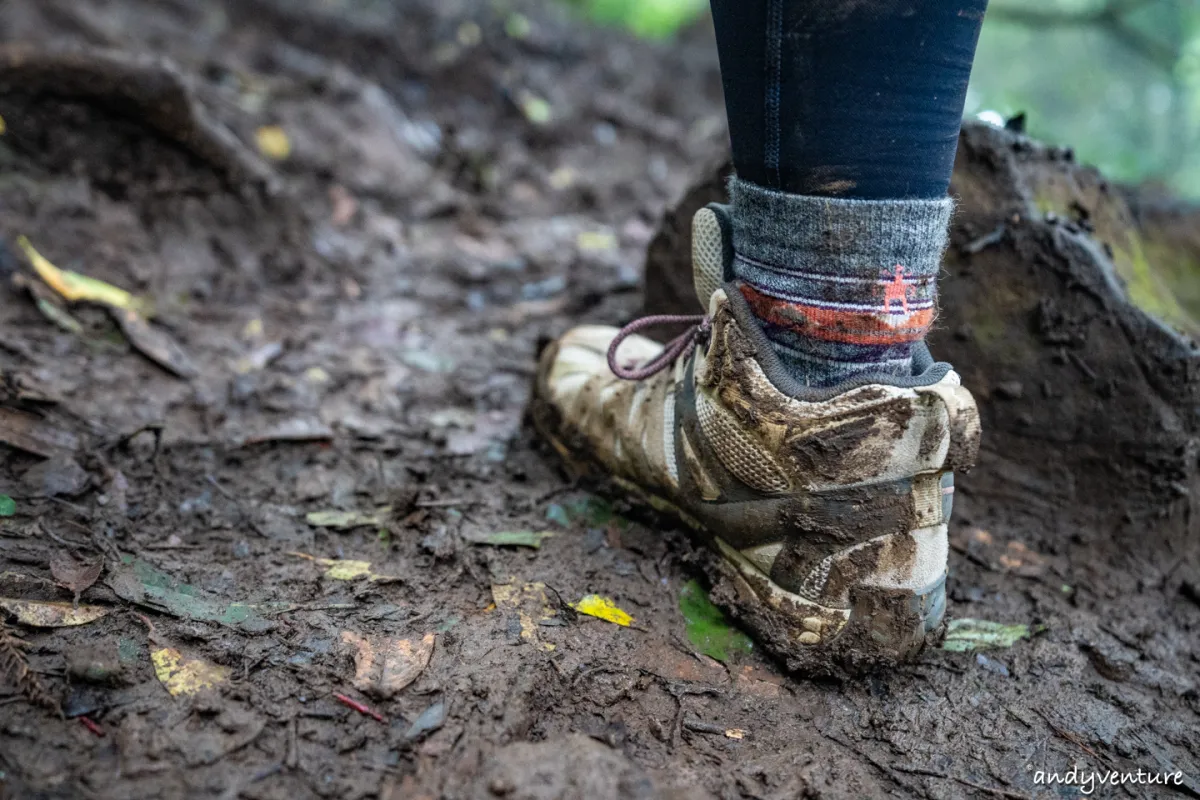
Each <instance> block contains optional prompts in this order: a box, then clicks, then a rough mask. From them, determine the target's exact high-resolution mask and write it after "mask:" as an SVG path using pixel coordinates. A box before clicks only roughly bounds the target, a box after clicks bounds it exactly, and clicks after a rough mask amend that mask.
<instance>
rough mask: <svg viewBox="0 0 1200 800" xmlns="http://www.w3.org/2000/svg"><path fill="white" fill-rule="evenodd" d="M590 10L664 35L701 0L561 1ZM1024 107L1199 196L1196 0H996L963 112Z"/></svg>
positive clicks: (1060, 137) (1147, 175)
mask: <svg viewBox="0 0 1200 800" xmlns="http://www.w3.org/2000/svg"><path fill="white" fill-rule="evenodd" d="M567 2H569V3H571V4H573V5H576V6H579V7H582V9H583V10H584V11H585V12H586V13H587V14H588V15H589V16H590V17H591V18H593V19H595V20H597V21H600V22H604V23H611V24H623V25H625V26H627V27H629V28H630V29H631V30H633V31H634V32H636V33H637V34H638V35H641V36H648V37H654V38H663V37H669V36H670V35H671V34H672V33H673V32H674V31H676V30H677V29H678V28H679V27H681V26H683V25H685V24H687V23H689V22H691V21H693V20H695V19H697V18H698V17H699V16H700V15H702V14H703V13H705V11H706V9H707V0H567ZM1022 111H1024V112H1025V113H1026V115H1027V130H1028V132H1029V133H1030V135H1032V136H1035V137H1037V138H1039V139H1043V140H1046V141H1049V142H1053V143H1057V144H1062V145H1070V146H1071V147H1074V148H1075V151H1076V153H1077V154H1078V156H1079V158H1080V159H1081V160H1082V161H1085V162H1087V163H1091V164H1095V165H1096V166H1098V167H1100V168H1101V169H1103V170H1104V171H1105V173H1106V174H1108V175H1109V176H1111V177H1113V178H1116V179H1119V180H1124V181H1151V182H1154V183H1157V184H1160V185H1162V186H1164V187H1167V188H1170V189H1171V190H1173V191H1175V192H1177V193H1179V194H1181V195H1184V196H1188V197H1193V198H1200V0H992V2H991V6H990V8H989V10H988V15H987V18H986V20H985V21H984V25H983V33H982V34H981V36H980V41H979V50H978V54H977V56H976V59H975V69H974V72H973V74H972V79H971V86H970V89H969V91H968V95H967V107H966V110H965V113H966V114H967V116H976V115H979V114H983V115H984V116H985V117H986V118H991V119H999V118H1007V117H1010V116H1012V115H1014V114H1016V113H1018V112H1022Z"/></svg>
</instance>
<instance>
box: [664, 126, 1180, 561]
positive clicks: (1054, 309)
mask: <svg viewBox="0 0 1200 800" xmlns="http://www.w3.org/2000/svg"><path fill="white" fill-rule="evenodd" d="M729 170H730V166H729V164H728V162H724V161H721V160H717V161H716V162H715V163H714V166H713V167H711V169H710V171H709V177H707V178H706V179H705V180H703V181H702V182H700V183H698V184H697V185H696V186H694V187H693V188H692V189H691V190H690V191H688V192H687V193H686V194H685V196H684V198H683V199H682V200H681V201H680V202H679V204H678V205H676V206H675V207H674V208H673V209H672V210H671V211H670V212H669V213H668V214H667V215H666V216H665V218H664V221H663V224H662V226H661V228H660V230H659V232H658V234H657V235H656V237H655V239H654V241H653V242H652V243H651V245H650V249H649V254H648V257H647V261H646V310H647V311H648V312H650V313H695V312H696V311H697V310H698V305H697V302H696V300H695V294H694V292H693V290H692V287H691V277H690V271H689V270H690V267H689V265H688V264H687V261H686V258H687V252H688V249H687V247H686V246H685V243H686V242H687V241H688V237H689V236H690V219H691V215H692V214H693V213H694V212H695V210H696V209H697V208H700V207H701V206H703V205H704V204H705V203H708V202H723V201H724V199H725V191H724V176H725V175H727V174H728V172H729ZM951 193H952V194H954V195H956V196H957V197H958V201H959V203H958V208H957V210H956V213H955V216H954V223H953V229H952V232H951V243H950V247H949V248H948V250H947V252H946V256H945V259H944V262H943V263H944V274H943V276H942V279H941V283H940V292H941V301H940V305H941V311H940V314H939V316H938V320H937V323H936V326H935V329H934V331H933V333H932V335H931V337H930V345H931V347H932V349H933V352H934V355H935V357H937V358H939V359H942V360H946V361H950V362H951V363H953V364H954V365H955V367H956V368H957V369H958V371H959V372H960V373H961V374H962V376H963V381H964V383H965V384H966V385H967V386H968V387H969V388H970V389H971V390H972V391H973V392H974V393H975V395H976V398H977V399H978V401H979V404H980V410H981V414H982V417H983V423H984V444H983V451H982V453H981V455H980V461H979V466H978V468H977V469H976V470H975V471H973V472H972V473H971V474H969V475H965V476H963V477H962V479H961V481H960V483H959V485H960V487H961V492H962V494H964V495H966V496H967V497H968V498H971V499H972V500H974V501H976V502H981V503H985V504H987V505H988V506H991V507H993V508H996V509H1003V513H1004V514H1005V515H1006V516H1008V517H1009V518H1010V519H1011V521H1012V522H1013V523H1015V524H1017V525H1019V526H1020V527H1022V528H1025V529H1027V530H1029V531H1030V532H1031V533H1032V534H1033V535H1034V536H1035V537H1037V538H1039V539H1045V540H1053V539H1054V538H1055V537H1056V535H1057V534H1058V533H1059V532H1061V531H1063V530H1065V528H1064V526H1063V524H1064V523H1067V522H1068V521H1069V522H1070V523H1071V524H1070V525H1069V528H1070V530H1071V533H1072V535H1075V536H1079V535H1082V536H1084V537H1085V538H1086V539H1087V540H1089V541H1091V542H1094V543H1096V544H1107V543H1116V544H1117V546H1118V547H1122V548H1125V547H1129V546H1132V545H1133V544H1134V543H1140V544H1143V545H1144V544H1146V543H1153V545H1154V546H1156V547H1157V546H1162V547H1166V548H1168V550H1174V549H1175V548H1186V546H1187V545H1188V542H1189V541H1191V540H1190V539H1189V537H1193V538H1194V536H1195V535H1196V533H1197V531H1198V528H1197V526H1198V525H1200V518H1198V517H1197V514H1196V511H1197V508H1196V503H1197V498H1198V496H1200V495H1198V493H1200V472H1198V468H1200V446H1198V441H1200V440H1198V439H1197V436H1198V435H1200V351H1198V350H1197V347H1196V344H1195V342H1194V341H1193V339H1192V338H1191V337H1192V336H1194V335H1196V334H1198V333H1200V304H1198V303H1197V302H1196V296H1195V286H1196V285H1197V284H1198V283H1200V237H1198V236H1197V235H1196V233H1195V231H1196V230H1197V229H1200V210H1195V209H1188V208H1186V207H1183V206H1179V205H1171V204H1169V203H1164V202H1163V201H1161V200H1160V201H1157V202H1156V201H1153V200H1151V199H1143V198H1141V197H1140V196H1139V195H1138V194H1137V193H1136V192H1131V191H1128V190H1123V189H1121V188H1119V187H1116V186H1113V185H1112V184H1110V183H1109V182H1107V181H1106V180H1105V179H1104V178H1103V176H1102V175H1100V174H1099V173H1098V172H1097V171H1096V170H1094V169H1091V168H1087V167H1081V166H1079V165H1078V164H1076V163H1075V162H1074V160H1073V157H1072V155H1071V153H1070V151H1068V150H1063V149H1061V148H1054V147H1049V146H1046V145H1043V144H1040V143H1038V142H1035V141H1032V140H1030V139H1028V138H1027V137H1025V136H1023V135H1021V134H1019V133H1014V132H1011V131H1006V130H1001V129H998V128H995V127H992V126H990V125H984V124H981V123H969V124H967V125H966V126H965V127H964V130H963V133H962V136H961V138H960V140H959V151H958V159H957V162H956V164H955V169H954V178H953V182H952V184H951ZM1080 532H1082V533H1080Z"/></svg>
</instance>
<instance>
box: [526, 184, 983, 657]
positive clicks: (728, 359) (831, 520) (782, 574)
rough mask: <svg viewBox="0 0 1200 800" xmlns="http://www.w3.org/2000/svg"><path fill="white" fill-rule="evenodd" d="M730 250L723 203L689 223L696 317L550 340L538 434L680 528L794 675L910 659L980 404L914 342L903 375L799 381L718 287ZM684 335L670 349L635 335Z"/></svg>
mask: <svg viewBox="0 0 1200 800" xmlns="http://www.w3.org/2000/svg"><path fill="white" fill-rule="evenodd" d="M729 241H730V239H729V228H728V223H727V217H726V210H725V207H723V206H718V205H710V206H708V207H707V208H703V209H701V210H700V211H698V212H697V213H696V216H695V218H694V221H693V242H692V260H693V265H694V282H695V287H696V292H697V294H698V295H699V296H700V298H701V300H702V302H704V303H706V304H707V306H708V314H707V315H706V316H704V317H698V318H691V317H647V318H645V319H642V320H638V321H637V322H634V323H632V324H631V325H629V326H627V327H626V328H624V329H622V330H618V329H616V328H610V327H602V326H595V325H584V326H581V327H578V328H575V329H573V330H571V331H569V332H568V333H567V334H565V335H564V336H563V337H562V338H560V339H559V340H557V341H556V342H554V343H552V344H551V345H550V346H549V347H548V348H547V349H546V350H545V351H544V352H543V354H542V356H541V361H540V364H539V367H538V376H537V386H536V389H535V399H534V404H533V418H534V422H535V424H536V425H537V427H538V429H539V430H540V431H541V432H542V434H543V435H544V436H546V437H547V438H548V439H549V441H550V443H551V444H552V445H553V446H554V448H555V449H556V450H557V451H558V452H559V453H560V454H561V455H562V456H563V457H564V458H565V459H566V461H567V462H568V464H569V465H570V466H571V467H572V468H573V469H574V470H575V471H577V472H580V473H583V474H586V475H591V476H595V477H599V478H602V479H611V481H613V482H615V483H616V484H617V485H618V486H619V487H621V488H622V489H624V490H626V491H627V492H628V493H630V494H631V495H633V496H634V498H636V499H639V500H641V501H643V502H646V503H648V504H650V505H651V506H653V507H654V508H655V509H658V510H659V511H667V512H671V513H673V514H675V515H677V516H678V517H679V518H680V519H682V520H683V521H684V522H685V523H686V524H687V525H688V526H690V527H691V528H693V529H694V530H695V531H696V533H697V534H698V538H700V539H701V540H702V541H703V542H704V543H705V544H706V545H707V546H708V547H707V548H706V551H707V555H706V556H705V560H706V561H707V562H708V564H707V569H708V572H709V575H710V577H711V578H712V580H713V583H714V586H713V592H712V597H713V599H714V601H716V602H718V603H719V604H721V605H723V606H725V607H726V608H727V609H729V610H730V611H731V612H732V613H733V614H734V615H735V616H736V617H737V618H738V619H739V620H740V622H741V623H742V624H743V625H744V626H746V627H747V628H749V629H750V630H751V631H752V632H753V633H755V634H756V635H757V638H758V640H759V641H760V642H761V643H762V644H763V645H764V646H765V647H767V648H768V649H769V650H771V651H772V652H774V653H775V654H777V655H779V656H781V657H783V658H784V659H785V660H786V662H787V664H788V666H789V667H790V668H791V669H794V670H798V671H801V672H806V673H809V674H816V675H820V674H839V673H845V672H851V673H853V672H859V671H861V670H863V669H865V668H868V667H871V666H873V665H882V664H894V663H897V662H899V661H903V660H907V659H911V658H912V657H914V656H915V655H916V654H917V653H919V652H920V650H921V649H922V647H923V646H924V644H925V641H926V637H927V635H928V634H931V633H935V632H937V631H938V629H939V627H940V625H941V621H942V616H943V612H944V611H945V607H946V591H945V580H946V562H947V553H948V541H947V522H948V520H949V517H950V508H951V504H952V500H953V496H954V471H955V470H965V469H969V468H970V467H971V466H972V465H973V464H974V462H975V457H976V454H977V452H978V448H979V414H978V411H977V409H976V407H975V401H974V399H973V398H972V397H971V395H970V393H969V392H968V391H967V390H966V389H964V388H963V387H962V386H961V385H960V382H959V376H958V374H957V373H955V372H954V371H953V370H952V369H951V367H950V365H949V364H944V363H938V362H935V361H934V360H933V359H932V357H931V356H930V355H929V351H928V349H927V348H926V347H925V346H924V345H923V344H921V345H919V346H918V347H917V353H916V355H915V357H914V360H913V374H912V375H911V376H906V377H900V378H897V377H895V376H890V375H883V374H863V375H858V376H856V377H855V378H853V379H851V380H849V381H847V382H846V383H843V384H840V385H837V386H833V387H830V388H826V389H814V388H809V387H805V386H802V385H799V384H798V383H797V382H796V381H795V380H794V379H793V378H792V377H791V376H790V375H789V374H788V373H787V372H786V371H785V369H784V367H783V365H782V364H781V363H780V361H779V358H778V356H777V355H776V352H775V350H774V349H773V348H772V347H771V346H770V345H769V343H768V341H767V339H766V338H765V335H764V334H763V332H762V329H761V327H760V326H759V324H758V323H757V322H756V321H755V318H754V316H753V315H752V314H751V310H750V308H749V307H748V305H747V303H746V301H745V299H744V298H743V296H742V293H741V291H740V290H739V284H738V283H737V282H736V281H735V280H733V278H732V273H731V270H730V262H731V260H732V248H731V247H730V245H729ZM880 313H881V314H884V313H887V311H886V309H881V312H880ZM685 321H686V322H690V323H693V327H692V328H691V329H690V330H688V331H687V332H685V333H684V334H682V335H681V336H679V337H677V338H676V339H674V340H673V341H671V342H670V343H668V344H667V345H660V344H658V343H656V342H654V341H651V340H650V339H647V338H645V337H643V336H639V335H636V331H638V330H642V329H643V328H646V327H649V326H651V325H657V324H668V323H672V324H680V323H683V322H685Z"/></svg>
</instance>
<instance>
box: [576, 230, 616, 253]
mask: <svg viewBox="0 0 1200 800" xmlns="http://www.w3.org/2000/svg"><path fill="white" fill-rule="evenodd" d="M576 244H578V245H579V249H580V250H583V251H584V252H593V253H595V252H600V251H603V250H615V249H616V247H617V237H616V236H613V235H612V233H611V232H610V231H582V232H581V233H580V234H579V236H577V237H576Z"/></svg>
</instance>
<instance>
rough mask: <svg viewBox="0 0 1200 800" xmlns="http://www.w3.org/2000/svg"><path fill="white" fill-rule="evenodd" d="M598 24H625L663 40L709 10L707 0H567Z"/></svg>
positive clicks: (631, 28) (645, 34)
mask: <svg viewBox="0 0 1200 800" xmlns="http://www.w3.org/2000/svg"><path fill="white" fill-rule="evenodd" d="M568 2H571V3H572V4H573V5H577V6H580V7H582V9H583V10H584V12H585V13H586V14H587V15H588V16H590V17H591V18H592V19H594V20H596V21H597V22H602V23H605V24H621V25H625V26H626V27H627V28H629V29H630V30H631V31H633V32H634V33H636V34H637V35H639V36H646V37H648V38H652V39H661V38H664V37H667V36H670V35H671V34H672V33H674V32H675V31H676V30H678V29H679V28H680V27H682V26H683V25H686V24H687V23H689V22H691V21H692V20H694V19H696V18H697V17H698V16H700V15H701V14H702V13H704V12H705V11H706V10H707V9H708V0H568Z"/></svg>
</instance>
